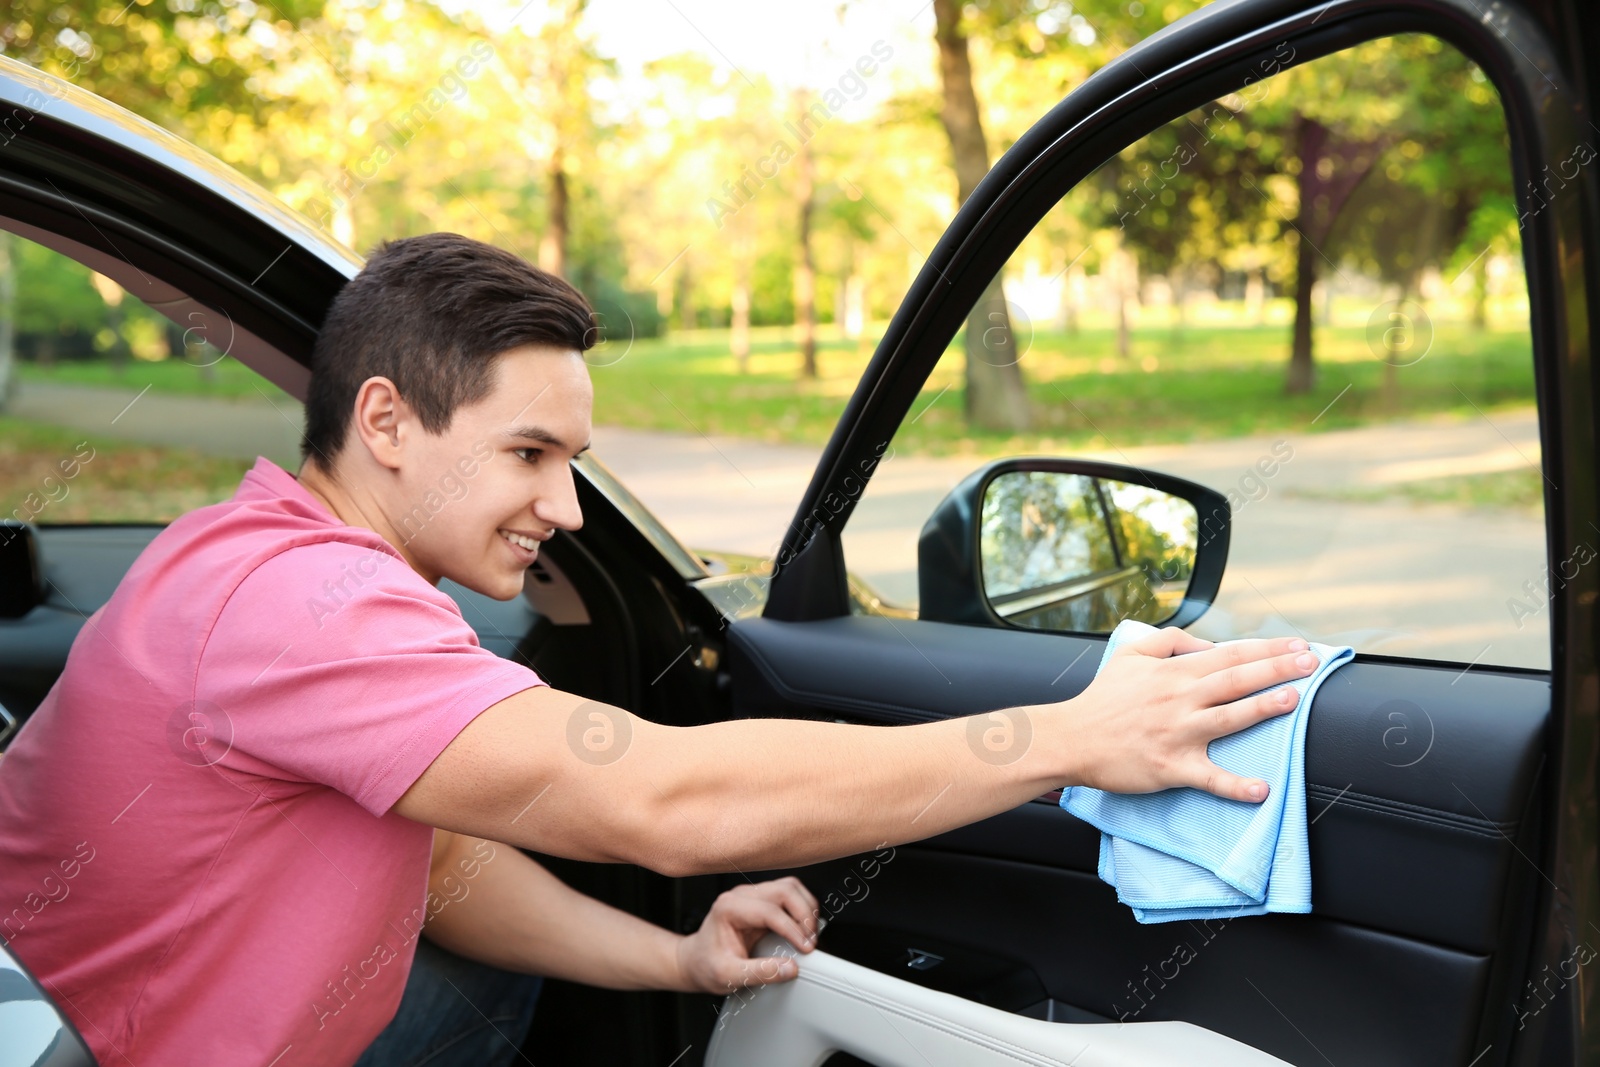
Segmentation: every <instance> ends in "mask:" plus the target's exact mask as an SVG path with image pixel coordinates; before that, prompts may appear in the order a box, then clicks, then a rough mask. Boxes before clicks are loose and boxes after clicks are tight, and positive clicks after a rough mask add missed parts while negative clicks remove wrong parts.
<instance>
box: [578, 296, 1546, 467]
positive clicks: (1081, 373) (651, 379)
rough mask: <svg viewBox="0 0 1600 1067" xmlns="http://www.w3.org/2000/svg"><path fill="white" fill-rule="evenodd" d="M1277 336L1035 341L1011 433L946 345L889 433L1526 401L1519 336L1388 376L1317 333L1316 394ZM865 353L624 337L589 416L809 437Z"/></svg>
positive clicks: (1105, 333)
mask: <svg viewBox="0 0 1600 1067" xmlns="http://www.w3.org/2000/svg"><path fill="white" fill-rule="evenodd" d="M1287 341H1288V331H1287V329H1286V328H1285V327H1283V326H1277V325H1274V326H1269V327H1254V328H1253V327H1237V328H1217V327H1209V328H1205V329H1190V330H1188V331H1186V332H1185V333H1183V334H1182V335H1181V336H1178V337H1175V336H1174V335H1173V334H1172V333H1171V331H1169V330H1167V329H1161V330H1159V331H1150V332H1148V333H1144V334H1139V335H1136V337H1135V341H1134V346H1133V355H1132V357H1131V358H1129V359H1119V358H1118V357H1117V356H1116V355H1115V354H1114V352H1115V349H1114V345H1115V337H1114V334H1113V333H1112V331H1110V330H1084V331H1082V332H1081V333H1079V334H1076V335H1071V336H1069V335H1066V334H1063V333H1060V332H1056V333H1040V334H1038V335H1036V336H1035V337H1034V339H1033V343H1032V346H1031V348H1030V349H1029V350H1028V351H1027V352H1026V354H1025V356H1024V357H1023V360H1022V369H1023V373H1024V377H1025V378H1026V380H1027V383H1028V392H1029V396H1030V398H1031V401H1032V403H1033V408H1034V412H1035V429H1034V430H1033V431H1031V432H1028V433H1025V434H1017V435H1013V434H1006V433H994V432H986V431H982V430H974V429H971V428H969V427H968V426H967V424H966V420H965V418H964V416H963V414H962V383H961V369H962V365H963V360H962V357H961V354H960V353H959V351H956V350H952V351H951V352H947V353H946V354H945V356H944V358H943V359H941V360H940V362H939V364H938V366H937V367H936V368H935V369H934V372H933V374H932V376H931V377H930V379H929V381H928V382H927V384H926V385H925V386H924V388H923V391H922V395H921V396H920V397H919V399H918V401H917V404H916V406H915V407H914V408H913V414H914V415H916V416H917V417H916V419H915V422H913V423H910V424H908V425H907V426H905V427H903V428H902V430H901V432H900V435H899V437H898V438H897V439H896V442H895V444H896V448H897V449H899V450H901V451H905V452H910V453H923V454H950V453H972V454H979V455H999V454H1015V453H1019V452H1033V451H1041V452H1052V451H1056V452H1059V451H1063V450H1068V449H1077V450H1081V449H1085V448H1110V447H1118V448H1121V447H1132V446H1135V445H1142V444H1153V443H1162V442H1181V441H1199V440H1210V439H1217V438H1226V437H1239V436H1248V435H1254V434H1267V433H1274V432H1280V431H1284V430H1301V431H1311V432H1322V431H1326V430H1333V429H1341V428H1348V427H1352V426H1362V425H1367V424H1369V423H1372V422H1378V421H1386V420H1390V419H1398V418H1411V417H1416V416H1422V415H1435V414H1442V413H1454V414H1458V415H1462V416H1475V415H1476V414H1477V413H1478V412H1479V411H1483V412H1490V411H1494V410H1496V409H1505V408H1510V407H1525V406H1527V405H1529V404H1531V403H1532V401H1533V361H1532V354H1531V347H1530V341H1529V337H1528V334H1527V331H1526V330H1503V331H1491V330H1480V329H1474V328H1472V327H1469V326H1467V325H1466V324H1460V325H1455V324H1442V325H1440V326H1439V327H1438V329H1437V332H1436V335H1435V338H1434V341H1433V345H1432V347H1431V349H1430V350H1429V352H1428V354H1427V356H1426V357H1425V358H1423V359H1422V360H1421V361H1420V362H1418V363H1416V364H1415V365H1413V366H1409V367H1403V368H1388V367H1386V365H1385V364H1383V363H1381V362H1379V361H1378V360H1376V359H1374V358H1373V356H1372V354H1371V352H1370V351H1369V349H1368V348H1367V343H1366V332H1365V330H1364V329H1362V328H1359V327H1336V328H1327V327H1325V328H1321V329H1319V330H1318V331H1317V337H1316V353H1317V365H1318V374H1317V383H1316V387H1315V389H1314V390H1313V391H1312V392H1310V393H1309V394H1305V395H1301V396H1293V397H1291V396H1286V395H1285V394H1284V391H1283V384H1284V372H1285V367H1286V363H1287ZM870 355H871V351H870V348H868V347H865V346H858V345H857V344H856V343H855V342H851V341H832V342H827V343H824V344H823V345H822V346H821V352H820V354H819V364H820V370H821V374H820V376H819V377H818V378H817V379H815V380H812V381H805V380H801V379H800V378H799V376H798V369H799V362H800V360H799V354H798V351H797V350H796V349H795V347H794V345H793V344H792V343H791V342H790V341H788V340H787V339H786V338H784V337H782V336H771V335H769V336H767V337H765V338H763V339H761V340H759V341H758V342H757V343H755V344H754V345H753V346H752V355H751V359H750V371H749V373H746V374H740V373H738V370H737V368H736V366H735V364H734V360H733V358H732V357H731V356H730V355H729V354H728V349H727V342H726V334H725V333H722V334H712V333H710V332H705V333H701V334H698V335H696V336H694V337H693V338H692V339H689V340H680V339H667V340H657V341H638V342H635V343H634V345H633V347H632V349H631V350H630V351H628V353H627V355H626V356H625V357H624V358H622V359H620V360H618V361H617V362H615V363H613V364H611V365H609V366H599V365H596V366H594V367H593V368H592V370H591V376H592V377H593V379H594V384H595V414H594V419H595V422H596V423H601V424H613V425H622V426H633V427H640V428H649V429H657V430H674V431H679V432H691V433H706V434H726V435H729V436H734V437H744V438H752V439H757V440H764V441H774V442H798V443H805V444H813V445H816V444H821V443H822V442H824V441H826V440H827V437H828V435H829V434H830V433H831V432H832V430H833V427H834V424H835V423H836V422H837V421H838V418H839V415H840V413H841V412H842V411H843V409H844V405H845V402H846V400H847V399H848V397H849V395H850V392H851V390H852V389H853V388H854V386H855V382H856V380H857V378H858V377H859V375H860V373H861V371H862V369H863V368H864V367H865V365H866V361H867V359H868V357H869V356H870ZM611 358H614V357H611ZM596 362H597V363H598V362H599V361H598V360H596ZM1386 370H1387V371H1389V377H1390V378H1391V380H1392V391H1391V387H1390V386H1389V385H1386V382H1385V371H1386ZM917 413H920V414H917Z"/></svg>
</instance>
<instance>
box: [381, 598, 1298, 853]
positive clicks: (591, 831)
mask: <svg viewBox="0 0 1600 1067" xmlns="http://www.w3.org/2000/svg"><path fill="white" fill-rule="evenodd" d="M1305 648H1306V645H1305V642H1304V641H1301V640H1299V639H1298V638H1281V639H1274V640H1270V641H1267V640H1260V641H1242V642H1234V643H1230V644H1228V645H1223V646H1212V645H1211V644H1210V643H1209V642H1206V641H1202V640H1200V639H1198V638H1194V637H1191V636H1189V635H1188V634H1185V633H1183V632H1182V631H1181V630H1176V629H1166V630H1161V631H1158V632H1157V633H1155V634H1151V635H1149V636H1148V637H1146V638H1144V639H1142V640H1140V641H1136V642H1130V643H1129V644H1127V645H1125V646H1123V647H1122V648H1120V649H1119V650H1118V651H1117V653H1116V654H1115V655H1114V656H1113V657H1112V659H1111V661H1110V662H1109V663H1107V665H1106V667H1105V668H1104V669H1103V670H1102V671H1101V672H1100V673H1099V674H1098V675H1097V676H1096V678H1095V680H1094V681H1093V682H1092V683H1091V684H1090V685H1089V687H1088V688H1087V689H1085V690H1084V691H1083V692H1082V693H1080V694H1079V695H1078V696H1076V697H1073V698H1072V699H1070V700H1066V701H1063V702H1061V703H1056V704H1038V705H1031V706H1027V707H1021V708H1012V709H1007V710H1006V711H1005V712H1000V713H991V715H990V716H989V719H991V720H992V721H993V724H994V729H995V730H998V731H999V738H1000V742H1001V743H1004V742H1005V741H1006V731H1007V730H1008V729H1009V731H1010V741H1011V743H1012V744H1013V745H1015V749H1014V750H1013V751H1010V752H1005V753H1003V758H995V753H993V752H986V751H985V749H984V746H986V745H988V744H989V743H990V738H991V733H990V728H989V727H988V726H986V725H985V724H984V723H983V722H980V723H978V724H977V727H978V728H977V729H975V730H974V729H971V728H972V727H973V725H974V724H973V723H972V722H970V720H969V719H966V718H959V719H946V720H941V721H938V722H931V723H924V724H919V725H915V726H897V727H881V726H857V725H846V724H838V723H828V722H811V721H799V720H790V719H741V720H734V721H730V722H721V723H714V724H710V725H706V726H692V727H675V726H663V725H660V724H658V723H653V722H650V721H648V720H646V719H641V718H638V717H637V716H634V715H631V714H629V713H627V712H625V711H623V710H621V709H619V708H614V707H611V706H609V705H605V704H600V703H597V702H595V701H589V700H585V699H584V698H582V697H579V696H577V695H575V694H571V693H564V692H561V691H559V690H555V689H551V688H549V687H539V688H535V689H530V690H527V691H524V692H522V693H519V694H517V695H515V696H513V697H510V698H509V699H507V700H503V701H501V702H500V703H498V704H496V705H494V706H493V707H491V708H489V709H487V710H486V711H485V712H483V714H481V715H479V716H478V717H477V718H476V719H474V720H473V721H472V722H471V723H470V724H468V726H467V727H466V728H465V729H463V730H462V731H461V733H460V734H459V735H457V737H456V738H455V740H454V741H452V742H451V743H450V745H449V746H447V747H446V748H445V750H444V751H443V752H442V753H441V754H440V755H439V757H438V758H437V759H435V760H434V762H433V763H432V764H431V765H430V766H429V767H428V769H427V770H426V771H425V772H423V774H422V776H421V777H420V778H419V779H418V780H417V781H416V783H415V784H413V785H412V787H411V789H410V790H408V791H407V792H406V794H405V795H404V796H403V797H401V799H400V800H399V801H398V802H397V803H396V805H395V810H396V811H398V812H399V813H400V814H401V815H404V816H405V817H407V818H409V819H413V820H415V821H417V822H422V823H426V824H428V825H431V826H436V827H441V828H444V829H449V830H456V831H460V832H462V833H465V834H470V835H473V836H477V837H484V838H488V839H491V840H500V841H508V842H513V843H516V844H519V845H523V846H526V847H528V848H531V849H533V850H535V851H538V852H544V853H546V854H549V855H557V856H568V857H571V858H574V859H584V860H597V861H603V862H625V863H636V864H639V865H641V866H644V867H648V868H650V869H651V870H655V871H658V872H660V873H662V874H666V875H671V876H683V875H690V874H699V873H705V872H712V871H735V870H770V869H776V868H781V867H789V866H800V865H803V864H808V863H814V862H818V861H821V860H824V859H831V858H835V857H839V856H847V855H853V854H855V853H858V852H864V851H867V850H870V849H874V848H880V847H882V846H884V845H886V844H888V845H893V844H900V843H903V842H906V841H914V840H920V839H921V838H924V837H929V836H932V835H934V834H937V833H941V832H943V831H946V830H949V829H952V828H953V827H957V826H964V825H966V824H968V823H971V822H976V821H977V820H979V819H984V818H987V817H989V816H991V815H996V814H998V813H1000V812H1002V811H1006V810H1008V809H1010V808H1013V807H1015V806H1017V805H1018V804H1021V803H1023V802H1025V801H1027V800H1029V799H1031V798H1033V797H1036V796H1039V795H1040V794H1041V793H1045V792H1048V791H1049V790H1051V789H1056V788H1059V787H1061V786H1067V785H1092V786H1098V787H1100V788H1104V789H1109V790H1113V791H1116V792H1124V793H1139V792H1153V791H1155V790H1159V789H1166V788H1170V787H1174V786H1193V787H1195V788H1199V789H1206V790H1209V791H1211V792H1213V793H1216V794H1218V795H1220V796H1225V797H1230V798H1233V799H1236V800H1260V799H1262V798H1263V797H1264V796H1265V789H1266V784H1265V783H1264V782H1261V781H1259V780H1246V779H1242V778H1239V777H1238V776H1236V775H1234V774H1231V773H1229V772H1228V771H1226V770H1224V769H1222V768H1220V767H1218V766H1216V765H1215V764H1213V763H1212V762H1211V761H1210V760H1209V758H1208V757H1207V755H1206V745H1207V744H1208V743H1209V742H1210V741H1212V740H1213V739H1215V738H1217V737H1220V736H1223V735H1225V734H1229V733H1233V732H1235V731H1238V730H1241V729H1244V728H1245V727H1247V726H1251V725H1254V724H1255V723H1257V722H1260V721H1262V720H1263V719H1266V718H1269V717H1271V716H1273V715H1281V714H1283V713H1284V712H1286V711H1289V710H1291V709H1292V708H1293V707H1294V700H1295V699H1296V694H1295V693H1294V691H1293V690H1292V689H1290V688H1288V687H1285V688H1283V689H1280V690H1278V691H1276V692H1274V693H1271V694H1259V695H1252V694H1258V691H1259V690H1262V689H1265V688H1267V687H1268V686H1272V685H1275V684H1277V683H1279V682H1284V681H1289V680H1292V679H1295V678H1300V677H1304V676H1305V675H1307V674H1309V673H1311V671H1312V669H1313V668H1314V667H1315V665H1316V658H1315V656H1312V655H1310V654H1309V653H1306V652H1305ZM996 716H999V717H998V718H997V717H996ZM1024 737H1026V741H1024Z"/></svg>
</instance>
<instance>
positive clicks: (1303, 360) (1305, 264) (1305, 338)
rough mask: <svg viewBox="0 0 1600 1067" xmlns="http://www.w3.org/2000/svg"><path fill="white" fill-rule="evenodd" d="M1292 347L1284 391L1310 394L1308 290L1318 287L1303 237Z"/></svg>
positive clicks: (1298, 248) (1308, 243)
mask: <svg viewBox="0 0 1600 1067" xmlns="http://www.w3.org/2000/svg"><path fill="white" fill-rule="evenodd" d="M1294 262H1295V268H1294V343H1293V345H1292V347H1291V348H1290V351H1289V378H1288V381H1287V382H1286V383H1285V386H1284V391H1285V392H1288V393H1291V394H1295V393H1309V392H1311V387H1312V386H1313V385H1314V384H1316V370H1315V366H1314V364H1313V363H1312V358H1311V287H1312V286H1314V285H1316V284H1317V253H1316V252H1315V251H1314V250H1313V249H1312V247H1311V241H1310V239H1309V238H1307V237H1306V235H1305V233H1304V232H1302V233H1301V234H1300V240H1299V243H1298V245H1297V246H1296V248H1295V259H1294Z"/></svg>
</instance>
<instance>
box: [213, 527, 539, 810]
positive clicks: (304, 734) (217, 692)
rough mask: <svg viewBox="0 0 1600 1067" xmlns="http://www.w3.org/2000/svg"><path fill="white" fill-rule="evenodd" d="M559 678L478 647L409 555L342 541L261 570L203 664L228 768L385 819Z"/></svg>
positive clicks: (237, 596)
mask: <svg viewBox="0 0 1600 1067" xmlns="http://www.w3.org/2000/svg"><path fill="white" fill-rule="evenodd" d="M544 684H546V683H545V682H544V681H543V680H542V679H540V677H539V676H538V675H537V674H535V673H534V672H533V670H531V669H530V668H529V667H527V666H525V665H523V664H520V663H516V662H514V661H512V660H508V659H502V658H501V657H499V656H496V655H495V654H494V653H492V652H490V651H488V650H487V649H485V648H483V647H482V646H481V645H479V644H478V637H477V634H475V633H474V632H473V630H472V627H470V626H468V625H467V623H466V621H465V620H464V619H463V618H462V616H461V612H460V610H459V609H458V608H457V607H456V604H455V601H454V600H452V599H451V598H450V597H449V595H447V594H445V593H442V592H440V591H439V590H437V589H435V588H434V587H432V586H430V585H429V584H428V583H427V581H426V580H424V579H423V578H422V576H421V575H419V574H417V573H416V572H415V571H413V570H412V569H411V568H410V567H409V565H407V564H406V563H405V561H404V560H402V559H400V558H399V557H397V556H395V555H392V554H390V553H388V552H385V551H383V550H381V549H378V548H375V547H366V546H363V545H359V544H351V543H349V542H343V541H330V542H321V543H317V544H311V545H301V546H297V547H294V548H290V549H287V550H286V551H284V552H280V553H278V554H277V555H275V556H273V557H272V558H270V559H268V560H267V561H266V562H264V563H262V564H261V565H260V566H258V567H256V568H255V569H254V570H252V571H251V572H250V573H249V574H248V575H247V576H246V577H245V578H244V580H243V581H242V582H240V583H239V585H238V587H237V588H236V589H235V590H234V592H233V594H232V595H231V596H230V597H229V598H228V600H227V602H226V603H225V604H224V605H223V607H222V610H221V611H220V613H219V614H218V616H217V620H216V622H215V624H214V625H213V627H212V630H211V635H210V637H209V639H208V640H207V642H206V645H205V648H204V650H203V652H202V654H201V657H200V663H199V669H198V671H197V674H196V678H195V699H196V704H197V708H198V709H199V710H201V711H203V712H204V714H206V716H207V717H208V719H210V720H211V721H212V725H211V726H210V730H211V732H212V738H213V741H212V744H213V746H214V748H213V751H217V750H218V749H220V750H221V751H220V754H219V755H218V756H217V757H216V759H215V762H216V763H217V764H218V765H219V766H221V767H227V768H230V769H232V770H234V771H238V772H241V773H243V774H246V775H256V776H262V777H265V778H280V779H285V780H288V781H303V782H317V783H321V784H323V785H327V786H331V787H332V788H334V789H337V790H339V791H340V792H342V793H344V794H346V795H347V796H349V797H351V798H352V799H354V800H355V801H356V802H357V803H359V804H360V805H361V806H362V807H364V808H366V809H367V810H368V811H370V812H371V813H372V814H374V815H383V814H384V813H385V812H387V811H388V810H389V808H390V807H391V806H392V805H393V804H394V802H395V801H396V800H398V799H399V798H400V797H401V795H402V794H404V793H405V791H406V790H407V789H409V788H410V787H411V785H412V783H413V782H415V781H416V780H417V778H419V777H420V776H421V775H422V772H423V771H424V770H426V769H427V767H428V765H429V764H430V763H432V762H433V760H434V759H435V757H437V756H438V755H439V753H440V752H442V751H444V749H445V747H446V746H447V745H449V744H450V742H451V741H452V740H453V739H454V738H455V736H456V735H457V734H458V733H460V732H461V730H462V728H463V727H465V726H466V725H467V723H469V722H471V721H472V720H473V718H475V717H476V716H477V715H478V714H479V713H481V712H482V711H484V709H486V708H489V707H491V706H493V705H494V704H496V703H498V702H500V701H502V700H504V699H505V698H507V697H509V696H512V695H513V694H516V693H519V692H522V691H523V690H525V689H528V688H531V687H533V686H538V685H544Z"/></svg>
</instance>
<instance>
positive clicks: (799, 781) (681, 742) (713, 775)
mask: <svg viewBox="0 0 1600 1067" xmlns="http://www.w3.org/2000/svg"><path fill="white" fill-rule="evenodd" d="M1051 710H1052V709H1051V708H1049V707H1038V708H1023V709H1011V710H1008V711H1005V712H999V713H995V714H994V715H993V716H992V717H980V718H979V719H977V720H976V722H975V723H974V722H972V721H971V720H968V719H953V720H942V721H939V722H932V723H922V724H918V725H915V726H901V727H892V728H885V727H876V726H855V725H845V724H839V723H827V722H809V721H801V720H787V719H742V720H735V721H732V722H723V723H715V724H712V725H707V726H697V727H689V728H677V729H674V728H671V727H663V726H659V725H657V724H654V723H648V722H639V723H638V730H639V734H638V736H636V737H635V739H634V742H633V745H634V748H633V751H631V752H630V756H636V757H637V759H636V761H635V762H634V763H633V767H632V770H633V773H634V775H635V780H636V781H637V783H638V785H637V786H636V787H635V788H637V789H638V790H639V792H640V793H641V794H642V795H641V796H640V797H639V800H640V802H641V804H642V805H643V807H644V810H645V811H646V812H647V813H648V814H647V818H648V820H649V821H650V823H652V824H653V825H654V826H655V833H654V834H653V835H652V839H653V841H652V843H653V846H654V848H655V857H654V861H655V863H656V864H659V865H660V866H658V867H657V869H658V870H663V871H665V872H667V873H677V874H691V873H701V872H705V871H716V870H744V871H748V870H770V869H776V868H780V867H790V866H796V867H797V866H803V865H805V864H808V863H813V862H818V861H821V860H825V859H832V858H835V857H838V856H845V855H851V854H854V853H857V852H866V851H869V850H871V849H874V848H879V847H882V846H883V845H886V844H890V845H894V844H901V843H903V842H906V841H914V840H919V839H921V838H924V837H929V836H931V835H933V834H937V833H942V832H944V831H946V830H949V829H952V828H954V827H957V826H964V825H966V824H968V823H971V822H975V821H977V820H979V819H983V818H986V817H988V816H991V815H995V814H998V813H999V812H1002V811H1006V810H1008V809H1010V808H1014V807H1016V806H1017V805H1018V804H1022V803H1025V802H1026V801H1028V800H1031V799H1032V798H1034V797H1036V796H1039V795H1040V794H1041V793H1045V792H1048V791H1049V790H1051V789H1055V788H1059V787H1060V786H1062V785H1063V784H1065V783H1064V782H1063V774H1064V772H1063V769H1062V768H1063V764H1062V762H1061V761H1060V760H1059V759H1053V758H1052V754H1051V753H1050V752H1049V750H1048V746H1047V745H1046V744H1042V743H1040V744H1037V745H1036V744H1035V743H1034V739H1033V738H1031V737H1030V736H1029V734H1030V733H1031V728H1030V727H1031V723H1032V722H1033V721H1036V720H1037V719H1038V718H1039V717H1040V716H1048V715H1049V714H1050V713H1051ZM852 768H859V770H857V771H856V773H851V769H852Z"/></svg>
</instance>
